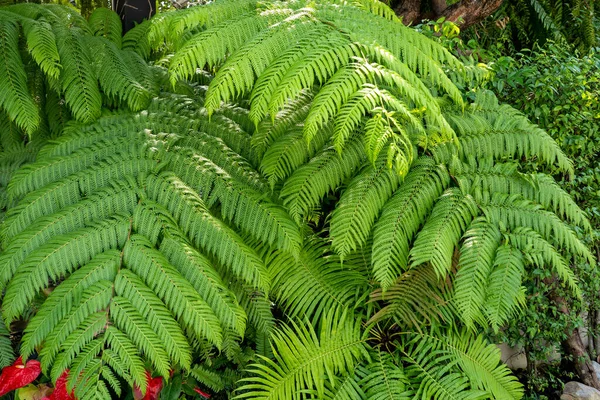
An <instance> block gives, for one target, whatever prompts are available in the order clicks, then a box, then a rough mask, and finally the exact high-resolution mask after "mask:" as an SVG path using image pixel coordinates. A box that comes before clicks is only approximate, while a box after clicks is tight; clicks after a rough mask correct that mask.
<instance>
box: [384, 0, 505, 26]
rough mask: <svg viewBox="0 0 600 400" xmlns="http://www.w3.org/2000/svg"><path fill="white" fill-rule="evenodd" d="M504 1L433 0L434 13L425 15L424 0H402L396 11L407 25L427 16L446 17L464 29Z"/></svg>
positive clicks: (435, 18) (432, 17)
mask: <svg viewBox="0 0 600 400" xmlns="http://www.w3.org/2000/svg"><path fill="white" fill-rule="evenodd" d="M503 1H504V0H461V1H459V2H458V3H455V4H452V5H451V6H448V5H447V3H446V0H431V8H432V11H433V14H430V15H423V14H422V13H421V2H422V0H401V1H400V2H399V4H398V5H397V6H396V7H395V8H394V11H395V12H396V14H397V15H398V16H399V17H402V22H404V24H406V25H409V24H416V23H419V22H421V21H422V20H423V19H425V18H429V19H433V20H437V19H438V18H441V17H445V18H446V19H447V20H449V21H452V22H455V23H457V24H458V25H459V26H460V27H461V28H463V29H464V28H468V27H469V26H471V25H473V24H476V23H478V22H480V21H482V20H484V19H485V18H487V17H488V16H490V15H492V13H493V12H494V11H496V10H497V9H498V7H500V6H501V5H502V2H503Z"/></svg>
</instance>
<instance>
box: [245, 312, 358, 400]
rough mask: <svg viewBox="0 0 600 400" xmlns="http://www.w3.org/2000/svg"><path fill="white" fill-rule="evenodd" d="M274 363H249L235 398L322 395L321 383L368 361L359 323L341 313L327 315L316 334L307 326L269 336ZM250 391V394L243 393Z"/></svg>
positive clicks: (278, 331) (270, 361) (269, 361)
mask: <svg viewBox="0 0 600 400" xmlns="http://www.w3.org/2000/svg"><path fill="white" fill-rule="evenodd" d="M272 343H273V353H274V356H275V361H272V360H269V359H265V360H264V362H265V364H253V365H252V366H251V367H250V371H249V372H250V373H251V374H252V375H254V376H253V377H250V378H244V379H242V382H244V385H243V386H241V387H240V388H239V389H238V390H239V391H240V392H241V393H240V394H238V395H237V396H236V398H240V399H242V398H249V397H252V398H256V399H269V398H270V399H301V398H303V395H302V392H304V391H306V390H313V389H314V390H316V392H317V393H319V394H321V393H323V392H324V381H325V380H326V379H328V380H330V381H332V380H333V379H334V378H333V375H335V374H338V373H342V374H343V373H344V372H346V371H349V370H351V369H352V368H353V367H354V366H355V365H356V363H357V362H358V361H359V360H362V359H368V353H367V352H366V344H365V343H364V340H363V339H362V338H361V335H360V320H358V321H353V320H352V319H351V318H349V317H348V316H347V315H346V314H345V313H342V314H338V313H332V312H329V313H327V314H326V315H325V316H324V317H323V319H322V320H321V324H320V329H319V331H317V330H316V329H315V328H314V327H313V326H312V325H311V324H306V325H297V324H292V325H291V326H283V327H282V328H281V329H279V330H277V331H276V332H275V333H274V334H273V338H272ZM247 390H251V391H252V392H250V393H244V391H247Z"/></svg>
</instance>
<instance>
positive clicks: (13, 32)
mask: <svg viewBox="0 0 600 400" xmlns="http://www.w3.org/2000/svg"><path fill="white" fill-rule="evenodd" d="M0 51H1V52H2V54H3V56H2V62H0V86H1V87H2V88H3V95H2V96H1V97H0V107H2V108H3V109H4V110H5V111H6V113H7V114H8V116H9V117H10V119H11V120H12V121H14V122H15V124H16V125H17V126H18V127H20V128H22V129H23V130H24V131H26V132H27V133H28V134H29V135H30V136H31V135H32V134H33V132H34V131H35V130H36V129H37V127H38V125H39V123H40V115H39V110H38V108H37V106H36V104H35V102H34V101H33V99H32V98H31V95H30V94H29V90H28V89H27V76H26V74H25V71H24V70H23V62H22V60H21V55H20V54H19V26H18V25H17V24H16V23H15V22H13V21H10V20H6V19H0Z"/></svg>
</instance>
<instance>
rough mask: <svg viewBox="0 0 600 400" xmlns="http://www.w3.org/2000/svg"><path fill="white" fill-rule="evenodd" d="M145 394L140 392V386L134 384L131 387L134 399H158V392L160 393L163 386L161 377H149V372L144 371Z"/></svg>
mask: <svg viewBox="0 0 600 400" xmlns="http://www.w3.org/2000/svg"><path fill="white" fill-rule="evenodd" d="M146 382H148V386H147V387H146V395H143V394H142V391H141V390H140V388H139V387H138V386H137V385H136V386H134V388H133V397H134V399H136V400H158V394H159V393H160V391H161V389H162V386H163V379H162V378H161V377H160V376H158V377H156V378H151V375H150V372H148V371H146Z"/></svg>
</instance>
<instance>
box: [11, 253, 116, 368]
mask: <svg viewBox="0 0 600 400" xmlns="http://www.w3.org/2000/svg"><path fill="white" fill-rule="evenodd" d="M120 258H121V256H120V253H119V252H118V251H116V250H114V251H107V252H105V253H101V254H99V255H97V256H96V257H94V258H93V259H92V260H91V261H90V262H88V263H87V264H86V265H84V266H82V267H81V268H80V269H78V270H77V271H75V272H74V273H73V274H71V275H70V276H69V277H68V278H67V279H65V280H64V281H63V282H62V283H61V284H60V285H58V287H57V288H56V289H54V290H53V291H52V293H51V294H50V296H48V298H47V299H46V301H45V302H44V304H42V306H41V307H40V309H39V311H38V313H37V314H36V315H34V316H33V318H32V319H31V321H30V322H29V324H27V328H26V329H25V334H24V336H23V340H22V345H21V354H22V355H23V356H24V357H27V356H29V355H30V354H31V353H33V351H34V350H35V348H37V347H38V346H39V345H40V344H41V343H42V342H43V340H44V338H45V337H46V336H47V335H48V334H49V333H50V332H52V330H54V328H55V327H56V326H57V325H58V323H59V321H61V320H62V319H63V318H64V317H65V316H66V315H67V314H68V313H69V312H70V310H71V308H72V307H73V306H74V305H75V304H77V303H78V302H79V299H80V298H81V294H82V293H83V291H84V290H85V288H87V287H89V286H90V285H92V284H94V283H95V282H98V281H101V280H104V281H113V280H114V278H115V276H116V274H117V267H118V264H119V262H120Z"/></svg>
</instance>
